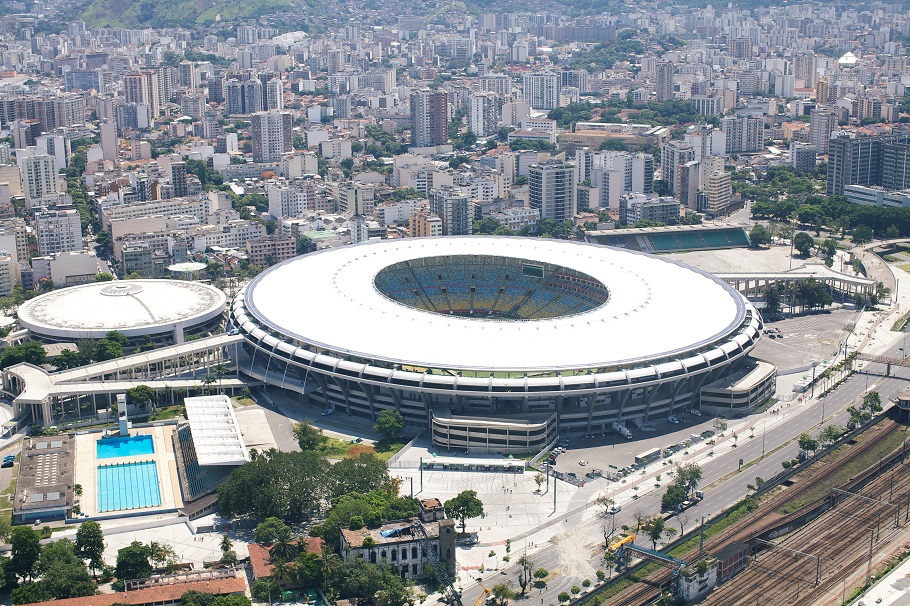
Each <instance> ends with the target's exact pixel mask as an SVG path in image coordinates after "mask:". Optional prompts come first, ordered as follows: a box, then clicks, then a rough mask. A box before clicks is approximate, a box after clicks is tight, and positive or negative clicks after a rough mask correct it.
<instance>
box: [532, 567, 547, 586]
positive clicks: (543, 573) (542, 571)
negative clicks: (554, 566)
mask: <svg viewBox="0 0 910 606" xmlns="http://www.w3.org/2000/svg"><path fill="white" fill-rule="evenodd" d="M548 576H550V571H549V570H547V569H546V568H543V567H540V568H538V569H537V570H535V571H534V578H535V579H537V582H538V583H543V580H544V579H545V578H547V577H548Z"/></svg>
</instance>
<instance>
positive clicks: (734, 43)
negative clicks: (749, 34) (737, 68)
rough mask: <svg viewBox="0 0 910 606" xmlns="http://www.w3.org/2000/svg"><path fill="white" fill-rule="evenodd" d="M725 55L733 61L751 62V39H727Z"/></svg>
mask: <svg viewBox="0 0 910 606" xmlns="http://www.w3.org/2000/svg"><path fill="white" fill-rule="evenodd" d="M727 54H728V55H730V56H731V57H733V58H734V59H745V60H746V61H751V60H752V39H751V38H728V39H727Z"/></svg>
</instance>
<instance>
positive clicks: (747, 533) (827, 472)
mask: <svg viewBox="0 0 910 606" xmlns="http://www.w3.org/2000/svg"><path fill="white" fill-rule="evenodd" d="M902 427H903V425H901V424H900V423H898V422H896V421H895V420H894V419H893V418H891V416H888V417H886V418H884V419H882V421H880V422H879V423H878V424H876V425H875V426H873V427H871V428H869V429H868V430H866V432H865V433H864V434H863V435H864V436H866V439H864V440H863V441H862V442H859V443H857V444H856V445H855V447H854V448H851V449H850V450H849V451H848V452H847V453H845V455H844V456H841V457H840V458H838V459H837V460H831V461H830V462H828V463H827V464H824V465H823V466H822V467H821V468H819V469H817V470H816V472H815V473H813V474H812V475H811V476H806V477H804V478H801V479H800V481H799V483H797V484H794V485H793V486H791V487H789V488H787V489H786V490H783V491H781V492H780V493H779V494H777V495H774V496H772V497H771V498H770V499H769V500H768V501H767V502H766V503H765V504H763V505H762V507H761V509H760V510H759V511H757V512H754V513H753V514H752V515H749V516H746V517H745V518H743V519H742V520H739V521H738V522H736V523H734V524H732V525H731V526H730V527H729V528H727V529H725V530H724V531H723V532H722V533H720V534H719V535H717V536H715V537H712V538H711V539H708V540H707V541H705V551H706V552H711V551H717V550H718V549H720V548H722V547H724V546H726V545H728V544H730V543H732V542H734V541H744V540H749V539H751V538H752V537H754V536H756V535H760V534H762V533H764V532H767V531H769V530H771V529H773V528H778V527H782V526H784V525H786V524H788V523H790V522H792V521H793V520H795V519H797V518H799V517H801V516H802V515H803V514H802V513H801V512H804V511H806V510H809V509H811V508H813V507H817V506H818V505H819V504H820V502H821V501H822V500H823V499H816V500H815V501H813V502H811V503H809V504H807V505H806V506H805V507H803V508H801V509H800V511H797V512H794V513H791V514H787V515H784V514H779V513H777V511H778V510H779V509H780V508H781V507H782V506H783V505H784V504H786V503H787V502H789V501H792V500H794V499H796V498H798V497H800V496H802V495H803V494H804V493H805V492H807V491H808V490H810V489H811V488H813V487H814V486H817V485H818V484H819V483H822V484H823V483H825V482H826V480H828V479H829V478H831V477H833V476H834V475H835V474H836V473H837V472H838V471H839V470H840V469H841V468H842V467H843V466H844V465H847V464H849V463H850V462H851V461H853V460H855V459H856V458H858V457H860V456H861V455H862V454H864V453H865V452H867V451H869V450H870V449H872V448H874V447H875V446H876V445H877V444H878V443H880V442H881V441H882V440H884V439H886V438H887V437H889V436H890V435H892V434H893V433H894V432H895V431H899V430H900V429H901V428H902ZM870 432H874V433H870ZM875 472H876V468H870V469H867V470H865V471H864V472H863V473H861V474H859V475H858V476H856V477H855V478H853V479H852V480H851V481H850V482H848V483H847V485H846V487H845V489H847V490H849V487H850V486H857V485H860V484H861V483H862V482H864V481H866V480H868V477H869V476H870V475H873V474H874V473H875ZM697 557H698V550H697V549H694V550H692V551H689V552H688V553H686V554H685V555H683V556H682V558H681V559H683V560H686V561H694V560H695V559H697ZM672 579H673V575H672V573H671V572H670V571H668V570H665V569H661V570H658V571H656V572H654V573H653V574H651V575H649V576H648V577H646V578H645V579H642V581H640V582H638V583H636V584H635V585H633V586H632V587H630V588H629V589H627V590H626V591H624V592H621V593H619V594H617V595H615V596H613V597H612V598H611V599H610V604H611V606H639V605H643V604H648V603H649V602H650V601H651V600H653V599H654V598H656V597H658V596H659V595H660V591H661V588H663V587H664V586H665V585H666V584H667V583H669V582H670V581H671V580H672ZM739 603H741V604H745V603H746V602H739Z"/></svg>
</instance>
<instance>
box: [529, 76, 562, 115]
mask: <svg viewBox="0 0 910 606" xmlns="http://www.w3.org/2000/svg"><path fill="white" fill-rule="evenodd" d="M559 82H560V77H559V74H555V73H553V72H536V73H530V74H525V75H524V76H523V77H522V90H523V91H524V100H525V102H526V103H528V104H529V105H530V106H531V107H533V108H534V109H554V108H557V107H559V88H560V86H559Z"/></svg>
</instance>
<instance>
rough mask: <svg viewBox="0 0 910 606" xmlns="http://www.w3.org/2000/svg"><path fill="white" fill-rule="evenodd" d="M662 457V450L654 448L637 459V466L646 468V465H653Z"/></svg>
mask: <svg viewBox="0 0 910 606" xmlns="http://www.w3.org/2000/svg"><path fill="white" fill-rule="evenodd" d="M660 456H661V450H660V448H652V449H651V450H648V451H645V452H643V453H641V454H640V455H638V456H636V457H635V466H636V467H644V466H645V465H648V464H649V463H653V462H654V461H656V460H658V459H659V458H660Z"/></svg>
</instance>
